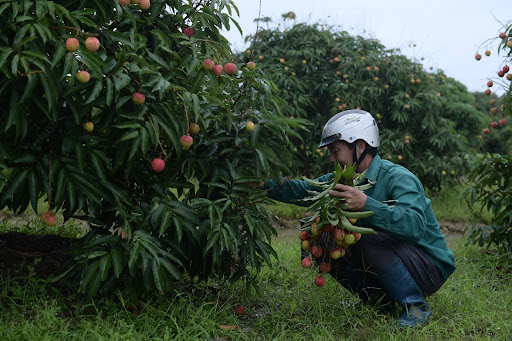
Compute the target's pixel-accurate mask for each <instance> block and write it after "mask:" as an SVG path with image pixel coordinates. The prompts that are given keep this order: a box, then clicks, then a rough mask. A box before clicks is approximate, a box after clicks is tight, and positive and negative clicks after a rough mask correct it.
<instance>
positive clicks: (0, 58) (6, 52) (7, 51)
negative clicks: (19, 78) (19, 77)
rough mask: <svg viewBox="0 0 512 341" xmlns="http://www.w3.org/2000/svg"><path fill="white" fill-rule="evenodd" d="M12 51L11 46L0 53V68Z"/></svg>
mask: <svg viewBox="0 0 512 341" xmlns="http://www.w3.org/2000/svg"><path fill="white" fill-rule="evenodd" d="M0 8H1V7H0ZM13 52H14V50H13V49H11V48H6V49H5V50H4V52H2V54H1V55H0V69H1V68H2V67H3V66H4V64H5V62H6V61H7V58H9V56H10V55H11V53H13Z"/></svg>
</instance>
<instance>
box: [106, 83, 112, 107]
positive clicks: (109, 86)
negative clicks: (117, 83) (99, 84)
mask: <svg viewBox="0 0 512 341" xmlns="http://www.w3.org/2000/svg"><path fill="white" fill-rule="evenodd" d="M106 82H107V89H106V90H107V91H106V94H105V96H106V98H105V104H106V105H107V106H109V107H110V105H111V104H112V99H113V98H114V83H113V82H112V80H111V79H110V78H107V79H106Z"/></svg>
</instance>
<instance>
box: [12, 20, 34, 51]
mask: <svg viewBox="0 0 512 341" xmlns="http://www.w3.org/2000/svg"><path fill="white" fill-rule="evenodd" d="M30 26H32V24H26V25H23V26H22V27H21V28H20V29H19V30H17V32H16V35H15V36H14V40H13V42H12V47H13V49H15V50H19V49H20V44H21V41H22V40H23V38H24V37H25V34H27V32H28V30H29V28H30Z"/></svg>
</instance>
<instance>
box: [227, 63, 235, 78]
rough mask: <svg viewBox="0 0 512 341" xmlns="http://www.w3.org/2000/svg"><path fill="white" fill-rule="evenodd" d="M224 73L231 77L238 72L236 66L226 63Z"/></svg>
mask: <svg viewBox="0 0 512 341" xmlns="http://www.w3.org/2000/svg"><path fill="white" fill-rule="evenodd" d="M224 72H225V73H226V74H227V75H229V76H231V75H233V74H235V72H236V65H235V64H233V63H226V64H224Z"/></svg>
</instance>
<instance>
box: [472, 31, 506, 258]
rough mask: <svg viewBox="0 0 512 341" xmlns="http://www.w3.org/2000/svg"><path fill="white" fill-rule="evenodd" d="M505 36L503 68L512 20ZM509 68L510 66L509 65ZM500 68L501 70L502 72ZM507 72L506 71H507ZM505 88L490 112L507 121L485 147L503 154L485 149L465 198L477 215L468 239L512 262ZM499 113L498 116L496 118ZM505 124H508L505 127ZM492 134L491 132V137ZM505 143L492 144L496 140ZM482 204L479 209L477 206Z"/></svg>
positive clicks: (492, 116)
mask: <svg viewBox="0 0 512 341" xmlns="http://www.w3.org/2000/svg"><path fill="white" fill-rule="evenodd" d="M503 34H504V38H503V39H502V38H500V37H496V39H499V41H500V43H499V46H498V53H500V52H502V53H503V55H504V63H503V67H502V69H501V70H503V68H504V67H505V66H507V64H510V63H511V62H512V21H509V22H508V23H507V24H505V25H504V27H503ZM507 67H508V66H507ZM501 70H500V71H501ZM505 74H506V72H505ZM505 78H507V79H508V80H509V81H510V80H512V74H511V73H508V74H506V76H505ZM501 86H502V89H504V90H505V93H504V94H503V96H501V97H500V98H499V99H498V101H499V102H498V101H497V103H500V104H499V110H498V112H497V113H495V114H489V115H490V117H489V119H488V121H489V122H490V121H494V122H496V121H497V120H498V117H499V118H500V119H502V120H504V121H505V122H506V123H504V124H501V123H499V124H497V125H496V127H495V128H493V127H489V128H488V129H489V130H490V133H489V134H488V135H484V137H483V140H484V147H490V148H489V149H491V150H492V149H494V150H498V151H500V152H502V153H503V154H497V153H496V154H495V153H490V151H489V150H486V152H485V153H484V154H482V155H481V156H479V157H478V158H477V161H476V162H475V163H474V166H473V167H472V170H471V173H470V175H469V179H468V180H469V184H470V188H469V189H468V190H467V191H466V195H465V197H466V200H467V201H468V202H469V203H470V204H471V205H472V214H473V217H474V218H475V224H474V225H475V226H473V229H472V231H471V235H470V238H469V239H468V242H470V243H475V244H478V245H480V246H484V245H485V246H487V247H491V246H496V247H497V248H498V250H499V252H500V254H501V255H502V256H503V257H505V258H507V259H508V260H509V264H510V261H511V260H512V211H511V210H510V207H511V206H512V184H511V179H512V155H511V154H510V145H509V144H508V143H507V141H510V137H511V135H512V130H511V129H510V128H507V126H508V125H510V118H511V117H512V85H511V83H510V82H507V83H501ZM496 116H497V117H496ZM504 125H505V126H504ZM489 135H491V136H490V137H489ZM496 142H498V143H500V144H502V145H499V146H493V143H496ZM479 206H480V208H478V207H479ZM484 208H485V209H487V211H488V213H489V214H488V216H489V215H490V217H486V218H485V217H483V215H482V210H483V209H484Z"/></svg>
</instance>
